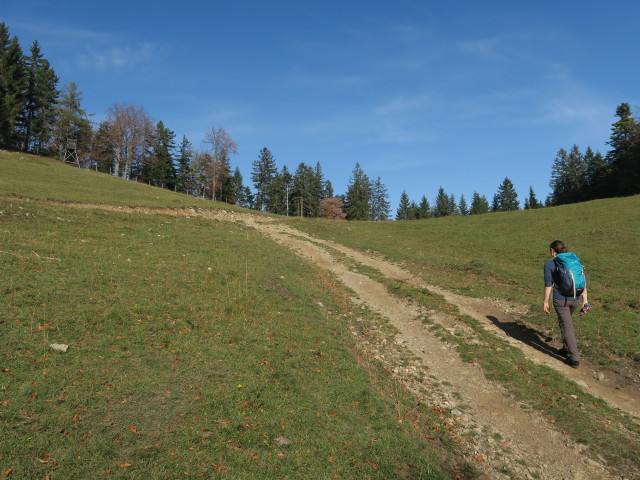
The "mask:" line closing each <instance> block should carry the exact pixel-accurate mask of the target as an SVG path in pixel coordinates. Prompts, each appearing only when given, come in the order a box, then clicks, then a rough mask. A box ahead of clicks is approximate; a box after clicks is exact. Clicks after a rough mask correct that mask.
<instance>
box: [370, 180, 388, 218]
mask: <svg viewBox="0 0 640 480" xmlns="http://www.w3.org/2000/svg"><path fill="white" fill-rule="evenodd" d="M390 211H391V204H390V203H389V194H388V193H387V187H386V186H385V185H384V184H383V183H382V180H381V179H380V177H378V178H376V180H375V181H374V182H373V185H372V186H371V220H389V212H390Z"/></svg>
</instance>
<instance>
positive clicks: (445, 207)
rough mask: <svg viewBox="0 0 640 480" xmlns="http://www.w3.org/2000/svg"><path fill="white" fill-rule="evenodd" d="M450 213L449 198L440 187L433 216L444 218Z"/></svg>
mask: <svg viewBox="0 0 640 480" xmlns="http://www.w3.org/2000/svg"><path fill="white" fill-rule="evenodd" d="M451 211H452V207H451V198H450V197H449V196H448V195H447V194H446V193H445V191H444V188H442V187H440V188H439V189H438V195H436V203H435V205H434V207H433V216H434V217H436V218H439V217H446V216H449V215H451Z"/></svg>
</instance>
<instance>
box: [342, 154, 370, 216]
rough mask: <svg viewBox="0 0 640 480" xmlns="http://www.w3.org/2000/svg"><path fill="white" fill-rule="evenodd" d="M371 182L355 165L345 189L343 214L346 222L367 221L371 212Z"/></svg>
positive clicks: (358, 165) (357, 164)
mask: <svg viewBox="0 0 640 480" xmlns="http://www.w3.org/2000/svg"><path fill="white" fill-rule="evenodd" d="M370 202H371V181H370V180H369V177H368V176H367V175H366V174H365V173H364V170H362V168H361V167H360V164H359V163H356V165H355V167H354V169H353V173H352V174H351V178H350V180H349V186H348V188H347V194H346V202H345V213H346V214H347V220H367V219H369V215H370V212H371V204H370Z"/></svg>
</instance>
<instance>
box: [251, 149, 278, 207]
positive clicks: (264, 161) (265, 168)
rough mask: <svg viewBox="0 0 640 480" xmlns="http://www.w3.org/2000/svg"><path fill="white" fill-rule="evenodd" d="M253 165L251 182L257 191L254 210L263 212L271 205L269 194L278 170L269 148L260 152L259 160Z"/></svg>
mask: <svg viewBox="0 0 640 480" xmlns="http://www.w3.org/2000/svg"><path fill="white" fill-rule="evenodd" d="M252 165H253V170H252V171H251V181H252V182H253V186H254V188H255V190H256V194H255V197H254V208H255V209H256V210H260V211H263V210H265V209H266V208H267V206H268V205H269V192H270V189H271V187H272V185H271V184H272V182H273V180H274V178H275V176H276V174H277V173H278V169H277V168H276V161H275V160H274V158H273V155H272V154H271V152H270V151H269V149H268V148H267V147H263V148H262V150H260V154H259V155H258V159H257V160H256V161H254V162H253V164H252Z"/></svg>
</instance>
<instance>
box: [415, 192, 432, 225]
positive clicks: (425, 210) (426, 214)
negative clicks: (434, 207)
mask: <svg viewBox="0 0 640 480" xmlns="http://www.w3.org/2000/svg"><path fill="white" fill-rule="evenodd" d="M418 215H419V218H421V219H423V218H431V216H432V215H433V212H431V205H429V200H427V197H426V195H423V196H422V198H421V199H420V204H419V205H418Z"/></svg>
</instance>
